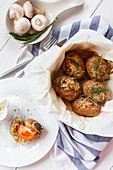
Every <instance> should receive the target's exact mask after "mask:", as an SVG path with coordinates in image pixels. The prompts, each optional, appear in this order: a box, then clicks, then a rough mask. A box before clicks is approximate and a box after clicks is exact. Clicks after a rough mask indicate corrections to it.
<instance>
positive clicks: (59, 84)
mask: <svg viewBox="0 0 113 170" xmlns="http://www.w3.org/2000/svg"><path fill="white" fill-rule="evenodd" d="M61 80H62V75H61V76H60V78H59V83H58V86H59V87H60V86H61Z"/></svg>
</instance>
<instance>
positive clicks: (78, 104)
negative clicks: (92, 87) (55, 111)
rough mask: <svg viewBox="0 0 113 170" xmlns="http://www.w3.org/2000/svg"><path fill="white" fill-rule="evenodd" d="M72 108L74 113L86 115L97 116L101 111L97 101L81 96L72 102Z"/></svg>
mask: <svg viewBox="0 0 113 170" xmlns="http://www.w3.org/2000/svg"><path fill="white" fill-rule="evenodd" d="M72 109H73V111H74V112H75V113H77V114H79V115H81V116H88V117H93V116H97V115H98V114H99V113H100V111H101V107H100V106H99V105H98V104H97V103H95V102H94V101H93V100H91V99H88V98H83V97H81V98H79V99H76V100H75V101H74V102H73V103H72Z"/></svg>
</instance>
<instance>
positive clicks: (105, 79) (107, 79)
mask: <svg viewBox="0 0 113 170" xmlns="http://www.w3.org/2000/svg"><path fill="white" fill-rule="evenodd" d="M108 80H110V78H108V79H105V80H102V81H101V82H102V83H103V82H105V81H108Z"/></svg>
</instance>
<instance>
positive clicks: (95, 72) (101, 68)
mask: <svg viewBox="0 0 113 170" xmlns="http://www.w3.org/2000/svg"><path fill="white" fill-rule="evenodd" d="M99 58H100V56H98V55H94V56H92V57H91V58H89V59H88V60H87V61H86V70H87V72H88V74H89V76H90V77H91V78H92V79H94V80H99V81H101V80H105V79H109V74H110V70H109V68H108V64H107V62H106V61H105V59H103V58H101V59H100V61H99ZM98 61H99V63H98V64H97V68H96V67H95V64H96V63H97V62H98Z"/></svg>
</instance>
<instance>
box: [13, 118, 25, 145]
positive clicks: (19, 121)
mask: <svg viewBox="0 0 113 170" xmlns="http://www.w3.org/2000/svg"><path fill="white" fill-rule="evenodd" d="M19 125H23V121H22V119H21V118H20V117H15V118H14V119H13V121H12V123H11V125H10V133H11V135H12V136H13V138H14V139H15V141H16V142H18V143H19V144H22V143H23V142H25V140H24V139H21V138H20V137H19V135H18V126H19Z"/></svg>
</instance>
